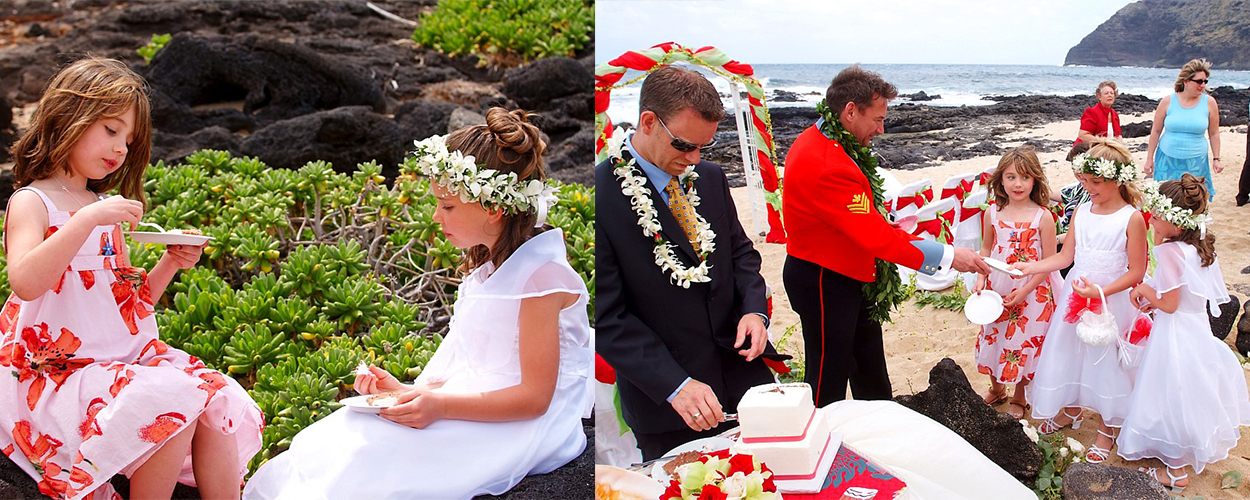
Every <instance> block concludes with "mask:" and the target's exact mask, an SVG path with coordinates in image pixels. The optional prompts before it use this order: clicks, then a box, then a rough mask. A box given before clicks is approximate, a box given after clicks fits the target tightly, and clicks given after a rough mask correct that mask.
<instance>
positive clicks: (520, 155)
mask: <svg viewBox="0 0 1250 500" xmlns="http://www.w3.org/2000/svg"><path fill="white" fill-rule="evenodd" d="M531 116H534V115H531V114H529V113H526V112H525V111H522V110H519V109H518V110H513V111H508V110H506V109H504V108H499V107H495V108H490V111H488V112H486V125H474V126H471V127H464V128H462V129H459V130H456V131H455V132H452V133H451V135H449V136H447V149H448V150H449V151H459V152H461V153H463V154H465V155H473V158H474V159H475V160H476V161H477V164H478V165H479V166H483V167H485V168H490V169H494V170H497V171H499V172H501V173H504V174H507V173H509V172H515V173H516V175H517V180H518V181H519V182H524V181H528V180H529V179H539V180H542V179H546V178H547V174H546V172H544V171H543V151H544V150H546V149H547V144H546V143H544V142H543V140H542V136H541V133H540V132H539V130H538V127H536V126H534V124H532V123H530V122H529V117H531ZM503 217H504V221H503V233H502V234H500V235H499V239H498V240H496V241H495V245H494V246H493V247H491V248H486V245H477V246H475V247H473V248H469V249H467V250H465V252H464V253H465V259H464V262H463V263H462V264H461V265H460V269H461V270H462V271H466V272H467V271H468V270H471V269H474V268H477V267H479V266H481V265H482V264H485V263H486V262H493V263H495V266H500V265H502V264H503V261H504V260H507V259H508V257H509V256H511V255H512V253H513V252H515V251H516V249H517V248H520V247H521V245H522V244H523V243H525V242H526V241H528V240H529V239H530V238H532V237H533V236H534V235H536V234H538V233H541V232H542V229H540V228H535V227H534V223H535V222H537V220H538V215H537V214H536V213H535V212H532V211H527V212H517V213H515V214H512V215H507V214H506V213H505V214H504V216H503Z"/></svg>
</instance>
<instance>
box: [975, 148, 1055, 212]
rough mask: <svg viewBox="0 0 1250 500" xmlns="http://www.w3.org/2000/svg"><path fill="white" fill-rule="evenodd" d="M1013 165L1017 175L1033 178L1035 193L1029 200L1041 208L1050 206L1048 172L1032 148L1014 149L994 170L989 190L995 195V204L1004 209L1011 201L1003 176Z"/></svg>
mask: <svg viewBox="0 0 1250 500" xmlns="http://www.w3.org/2000/svg"><path fill="white" fill-rule="evenodd" d="M1011 165H1015V166H1016V173H1018V174H1020V175H1027V176H1029V177H1032V178H1033V192H1031V193H1029V199H1030V200H1033V203H1036V204H1037V205H1038V206H1039V207H1042V208H1046V207H1047V206H1049V205H1050V184H1049V183H1048V182H1046V171H1045V170H1042V162H1041V161H1039V160H1038V159H1037V151H1036V150H1034V149H1033V147H1032V146H1020V147H1018V148H1015V149H1012V150H1010V151H1007V154H1004V155H1003V157H1002V158H999V159H998V168H996V169H994V175H993V176H991V177H990V182H989V186H990V187H989V189H990V191H991V192H993V193H994V203H995V204H996V205H997V206H998V207H999V208H1002V207H1005V206H1007V203H1009V202H1010V201H1011V200H1010V198H1008V197H1007V190H1006V189H1004V188H1003V174H1004V172H1006V170H1007V167H1009V166H1011Z"/></svg>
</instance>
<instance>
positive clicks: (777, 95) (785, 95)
mask: <svg viewBox="0 0 1250 500" xmlns="http://www.w3.org/2000/svg"><path fill="white" fill-rule="evenodd" d="M769 102H803V98H801V97H799V95H798V94H796V93H794V92H790V91H788V90H781V89H777V90H774V91H773V96H772V98H770V99H769Z"/></svg>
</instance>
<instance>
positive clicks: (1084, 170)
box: [1072, 153, 1141, 184]
mask: <svg viewBox="0 0 1250 500" xmlns="http://www.w3.org/2000/svg"><path fill="white" fill-rule="evenodd" d="M1072 172H1074V173H1078V174H1090V175H1094V176H1097V177H1102V178H1104V179H1111V180H1113V181H1116V183H1119V184H1127V183H1130V182H1133V181H1135V180H1137V179H1139V178H1141V170H1138V168H1137V165H1134V164H1132V163H1120V162H1118V161H1112V160H1108V159H1106V158H1094V157H1092V156H1089V155H1088V154H1086V153H1081V154H1079V155H1076V158H1073V159H1072Z"/></svg>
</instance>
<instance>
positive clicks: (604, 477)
mask: <svg viewBox="0 0 1250 500" xmlns="http://www.w3.org/2000/svg"><path fill="white" fill-rule="evenodd" d="M595 485H596V486H607V487H608V488H609V489H611V490H612V491H613V492H616V493H618V494H620V497H621V498H639V499H645V500H653V499H655V498H659V497H660V495H662V494H664V485H662V484H660V483H659V482H657V481H656V480H654V479H651V478H649V477H647V476H644V475H642V474H639V473H637V472H633V471H628V470H625V469H622V468H620V467H613V466H611V465H603V464H595Z"/></svg>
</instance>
